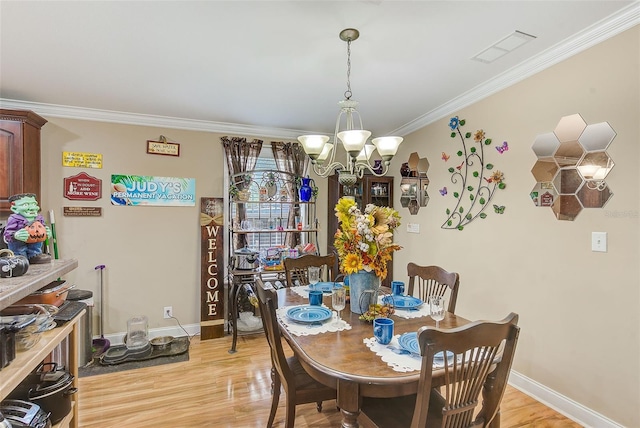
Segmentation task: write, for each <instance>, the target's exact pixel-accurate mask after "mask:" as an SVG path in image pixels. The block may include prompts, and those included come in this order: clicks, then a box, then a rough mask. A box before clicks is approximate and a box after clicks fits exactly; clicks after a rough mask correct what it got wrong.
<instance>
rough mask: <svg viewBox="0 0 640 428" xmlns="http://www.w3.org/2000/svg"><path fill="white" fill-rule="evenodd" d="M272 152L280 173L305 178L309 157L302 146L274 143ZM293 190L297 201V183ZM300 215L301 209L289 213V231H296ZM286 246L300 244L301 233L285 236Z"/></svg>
mask: <svg viewBox="0 0 640 428" xmlns="http://www.w3.org/2000/svg"><path fill="white" fill-rule="evenodd" d="M271 150H272V151H273V158H274V159H275V161H276V167H277V168H278V171H285V172H289V173H291V174H293V175H295V176H296V177H304V175H305V173H306V172H307V167H308V166H309V157H308V156H307V155H306V153H305V152H304V149H303V148H302V145H300V144H298V143H285V142H282V141H272V142H271ZM289 186H291V188H289V189H287V191H289V193H290V194H292V195H295V198H296V200H298V198H299V194H298V191H297V189H296V188H295V183H291V184H290V185H289ZM299 215H300V209H299V208H298V207H296V209H292V210H291V211H289V219H288V221H287V229H295V228H296V224H295V218H296V216H299ZM284 244H285V245H287V246H288V247H289V248H293V247H295V246H296V245H298V244H300V234H299V233H287V236H285V239H284Z"/></svg>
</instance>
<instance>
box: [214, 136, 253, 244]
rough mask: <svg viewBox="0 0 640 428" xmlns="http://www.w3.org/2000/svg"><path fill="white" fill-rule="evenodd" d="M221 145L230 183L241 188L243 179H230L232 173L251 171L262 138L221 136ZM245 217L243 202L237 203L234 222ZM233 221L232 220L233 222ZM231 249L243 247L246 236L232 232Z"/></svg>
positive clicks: (237, 222)
mask: <svg viewBox="0 0 640 428" xmlns="http://www.w3.org/2000/svg"><path fill="white" fill-rule="evenodd" d="M220 140H222V147H224V154H225V157H226V158H227V166H228V167H229V181H230V184H235V186H236V187H237V188H238V190H243V188H244V180H242V178H241V177H236V180H235V182H233V181H232V178H233V175H234V174H238V173H241V172H246V171H253V170H254V169H255V167H256V162H257V160H258V156H259V155H260V150H262V140H255V139H254V140H253V141H251V142H248V141H247V139H246V138H240V137H232V138H229V137H222V138H220ZM245 218H246V214H245V206H244V204H238V206H237V210H236V217H235V219H234V220H235V223H236V224H240V222H242V220H244V219H245ZM233 223H234V222H232V224H233ZM234 237H235V239H234V242H233V249H234V250H237V249H239V248H244V247H246V245H247V237H246V235H243V234H234Z"/></svg>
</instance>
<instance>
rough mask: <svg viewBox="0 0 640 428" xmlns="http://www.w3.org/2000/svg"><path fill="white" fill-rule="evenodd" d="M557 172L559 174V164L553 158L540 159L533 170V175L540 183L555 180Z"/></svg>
mask: <svg viewBox="0 0 640 428" xmlns="http://www.w3.org/2000/svg"><path fill="white" fill-rule="evenodd" d="M556 172H558V164H557V163H556V161H555V159H553V158H544V159H538V161H537V162H536V163H535V164H534V165H533V168H532V169H531V173H532V174H533V176H534V177H535V178H536V181H538V182H543V181H551V180H553V177H555V176H556Z"/></svg>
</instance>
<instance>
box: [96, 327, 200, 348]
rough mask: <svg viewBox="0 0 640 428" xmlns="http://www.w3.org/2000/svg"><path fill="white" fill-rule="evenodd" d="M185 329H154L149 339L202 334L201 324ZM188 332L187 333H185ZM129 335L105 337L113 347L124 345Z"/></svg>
mask: <svg viewBox="0 0 640 428" xmlns="http://www.w3.org/2000/svg"><path fill="white" fill-rule="evenodd" d="M183 327H184V330H182V329H181V328H180V326H178V325H176V326H172V327H162V328H153V329H150V330H149V339H153V338H154V337H158V336H173V337H180V336H185V335H186V334H189V336H195V335H197V334H200V324H187V325H185V326H183ZM185 330H186V333H185ZM126 334H127V332H126V331H123V332H118V333H112V334H107V335H105V336H104V337H105V339H108V340H109V343H111V344H112V345H122V344H124V336H125V335H126Z"/></svg>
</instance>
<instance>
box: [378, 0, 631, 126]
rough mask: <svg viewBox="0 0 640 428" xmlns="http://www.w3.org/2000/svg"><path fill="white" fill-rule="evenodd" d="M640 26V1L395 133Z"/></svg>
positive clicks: (438, 116) (446, 113)
mask: <svg viewBox="0 0 640 428" xmlns="http://www.w3.org/2000/svg"><path fill="white" fill-rule="evenodd" d="M638 24H640V1H636V2H635V3H633V4H631V5H629V6H628V7H626V8H624V9H622V10H620V11H619V12H617V13H616V14H614V15H611V16H610V17H608V18H606V19H604V20H602V21H600V22H599V23H596V24H594V25H592V26H591V27H589V28H587V29H585V30H584V31H582V32H580V33H578V34H576V35H575V36H573V37H571V38H569V39H567V40H565V41H563V42H562V43H558V44H557V45H555V46H552V47H551V48H549V49H547V50H546V51H544V52H542V53H540V54H538V55H537V56H535V57H533V58H531V59H529V60H527V61H526V62H523V63H521V64H519V65H517V66H515V67H513V68H511V69H509V70H507V71H505V72H504V73H502V74H500V75H498V76H496V77H495V78H492V79H491V80H488V81H486V82H484V83H482V84H480V85H477V86H476V87H474V88H473V89H470V90H469V91H467V92H465V93H463V94H462V95H460V96H458V97H456V98H453V99H452V100H450V101H447V102H446V103H444V104H442V105H441V106H439V107H437V108H435V109H433V110H431V111H430V112H428V113H425V114H424V115H422V116H420V117H418V118H416V119H414V120H412V121H411V122H409V123H407V124H405V125H404V126H401V127H400V128H397V129H396V130H394V131H392V132H391V133H390V135H401V136H406V135H407V134H410V133H411V132H414V131H417V130H418V129H420V128H424V127H425V126H427V125H430V124H431V123H433V122H435V121H436V120H439V119H442V118H443V117H447V116H450V115H452V114H454V113H455V112H456V111H458V110H460V109H462V108H464V107H468V106H470V105H472V104H474V103H476V102H478V101H480V100H482V99H484V98H486V97H488V96H490V95H493V94H495V93H497V92H499V91H501V90H503V89H506V88H508V87H509V86H512V85H514V84H516V83H518V82H520V81H522V80H524V79H527V78H529V77H531V76H533V75H534V74H537V73H539V72H541V71H543V70H545V69H547V68H549V67H551V66H552V65H555V64H558V63H560V62H562V61H564V60H566V59H568V58H570V57H572V56H573V55H576V54H578V53H580V52H582V51H584V50H586V49H588V48H590V47H592V46H595V45H597V44H598V43H602V42H603V41H605V40H607V39H609V38H611V37H613V36H615V35H617V34H620V33H622V32H624V31H626V30H628V29H630V28H632V27H634V26H636V25H638Z"/></svg>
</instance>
